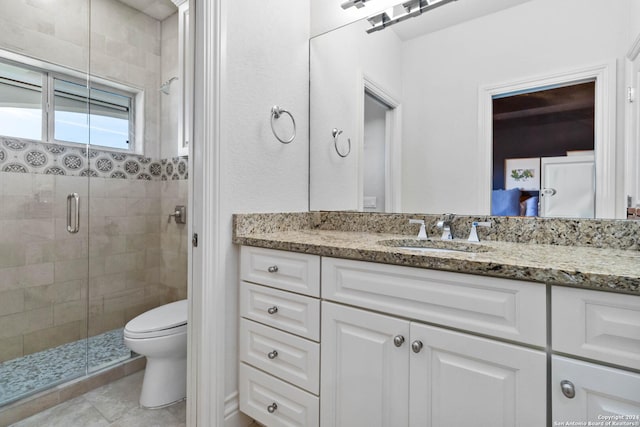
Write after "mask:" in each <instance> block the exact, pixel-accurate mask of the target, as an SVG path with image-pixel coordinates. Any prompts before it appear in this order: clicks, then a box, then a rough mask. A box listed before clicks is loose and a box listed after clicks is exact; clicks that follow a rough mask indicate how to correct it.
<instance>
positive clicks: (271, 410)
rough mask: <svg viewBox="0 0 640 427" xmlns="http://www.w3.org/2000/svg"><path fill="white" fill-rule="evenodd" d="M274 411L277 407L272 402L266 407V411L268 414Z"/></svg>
mask: <svg viewBox="0 0 640 427" xmlns="http://www.w3.org/2000/svg"><path fill="white" fill-rule="evenodd" d="M276 409H278V405H277V404H276V402H273V403H272V404H271V405H269V406H267V411H269V413H270V414H273V413H274V412H276Z"/></svg>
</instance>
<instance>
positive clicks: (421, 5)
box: [367, 0, 456, 34]
mask: <svg viewBox="0 0 640 427" xmlns="http://www.w3.org/2000/svg"><path fill="white" fill-rule="evenodd" d="M452 1H456V0H410V1H405V2H403V3H401V4H399V5H397V6H394V7H392V8H391V9H387V10H385V11H384V12H381V13H379V14H377V15H373V16H370V17H369V18H367V20H368V21H369V23H370V24H371V25H372V27H371V28H369V29H368V30H367V33H368V34H371V33H373V32H376V31H380V30H384V29H385V28H386V27H389V26H391V25H393V24H397V23H398V22H402V21H404V20H406V19H409V18H414V17H416V16H419V15H422V14H423V13H424V12H426V11H429V10H431V9H435V8H436V7H440V6H444V5H445V4H447V3H450V2H452Z"/></svg>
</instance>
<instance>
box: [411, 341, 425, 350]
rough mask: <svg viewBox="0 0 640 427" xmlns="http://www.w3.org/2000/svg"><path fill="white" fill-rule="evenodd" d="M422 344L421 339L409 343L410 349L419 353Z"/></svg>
mask: <svg viewBox="0 0 640 427" xmlns="http://www.w3.org/2000/svg"><path fill="white" fill-rule="evenodd" d="M422 347H423V344H422V341H420V340H415V341H414V342H412V343H411V350H413V352H414V353H420V351H421V350H422Z"/></svg>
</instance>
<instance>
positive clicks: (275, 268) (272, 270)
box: [267, 265, 278, 273]
mask: <svg viewBox="0 0 640 427" xmlns="http://www.w3.org/2000/svg"><path fill="white" fill-rule="evenodd" d="M267 271H268V272H269V273H277V272H278V266H277V265H271V266H269V268H267Z"/></svg>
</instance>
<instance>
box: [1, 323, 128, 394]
mask: <svg viewBox="0 0 640 427" xmlns="http://www.w3.org/2000/svg"><path fill="white" fill-rule="evenodd" d="M87 352H88V366H89V371H90V372H93V371H97V370H100V369H102V368H105V367H107V366H109V365H112V364H114V363H117V362H121V361H123V360H127V359H129V358H130V357H131V351H130V350H129V349H128V348H127V347H126V346H125V344H124V338H123V334H122V328H120V329H114V330H112V331H109V332H105V333H103V334H100V335H97V336H95V337H91V338H89V339H88V340H86V339H83V340H79V341H75V342H72V343H68V344H63V345H61V346H58V347H54V348H50V349H47V350H45V351H41V352H38V353H34V354H29V355H27V356H24V357H20V358H17V359H13V360H9V361H7V362H3V363H0V405H3V404H5V403H8V402H11V401H14V400H17V399H19V398H22V397H24V396H27V395H29V394H32V393H34V392H37V391H40V390H44V389H46V388H49V387H51V386H53V385H56V384H59V383H61V382H64V381H69V380H70V379H73V378H77V377H79V376H82V375H85V374H86V372H87V370H86V366H87Z"/></svg>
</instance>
